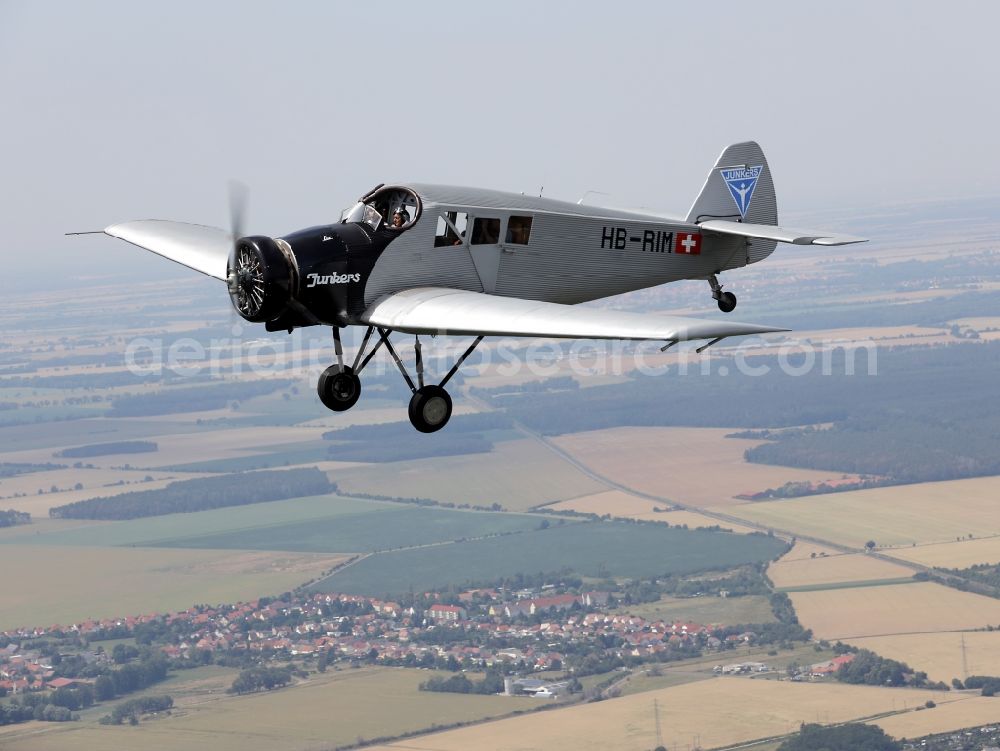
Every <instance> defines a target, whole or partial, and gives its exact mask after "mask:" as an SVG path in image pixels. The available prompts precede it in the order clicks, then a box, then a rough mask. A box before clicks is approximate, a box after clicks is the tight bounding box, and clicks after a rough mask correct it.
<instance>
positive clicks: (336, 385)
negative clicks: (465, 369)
mask: <svg viewBox="0 0 1000 751" xmlns="http://www.w3.org/2000/svg"><path fill="white" fill-rule="evenodd" d="M375 331H378V337H379V338H378V341H377V342H376V343H375V346H374V347H372V349H371V351H370V352H368V354H367V355H365V350H366V349H367V347H368V341H369V340H370V339H371V337H372V333H373V332H375ZM391 333H392V332H391V331H390V330H388V329H383V328H378V329H376V328H375V327H374V326H369V327H368V331H366V332H365V338H364V339H363V340H362V342H361V347H360V348H359V349H358V354H357V356H356V357H355V358H354V365H350V366H349V365H345V364H344V349H343V346H342V345H341V343H340V330H339V329H338V328H336V327H335V328H334V329H333V343H334V347H335V349H336V352H337V362H336V364H334V365H331V366H330V367H329V368H327V369H326V370H324V371H323V375H321V376H320V377H319V383H317V384H316V391H317V393H318V394H319V398H320V401H322V402H323V404H325V405H326V406H327V407H328V408H330V409H332V410H333V411H334V412H343V411H345V410H348V409H350V408H351V407H353V406H354V405H355V404H357V401H358V398H359V397H360V396H361V379H360V378H358V376H359V375H360V374H361V371H362V370H364V369H365V366H366V365H367V364H368V363H369V361H370V360H371V359H372V357H374V356H375V353H376V352H377V351H378V348H379V347H381V346H382V345H385V348H386V350H388V352H389V354H390V355H391V356H392V359H393V361H394V362H395V363H396V367H397V368H399V372H400V373H401V374H402V376H403V380H404V381H406V385H407V386H409V387H410V391H411V392H412V394H413V396H412V397H411V398H410V409H409V415H410V422H411V423H412V424H413V427H415V428H416V429H417V430H419V431H420V432H421V433H434V432H437V431H438V430H441V428H443V427H444V426H445V425H447V424H448V420H449V419H450V418H451V409H452V403H451V396H450V395H449V394H448V392H447V391H445V389H444V387H445V384H447V383H448V381H450V380H451V378H452V376H454V375H455V373H457V372H458V369H459V367H460V366H461V365H462V363H463V362H465V359H466V358H467V357H468V356H469V355H471V354H472V351H473V350H474V349H475V348H476V347H477V346H478V345H479V342H481V341H482V340H483V337H481V336H480V337H477V338H476V340H475V341H474V342H473V343H472V344H471V345H470V346H469V348H468V349H467V350H465V352H463V353H462V356H461V357H459V358H458V360H457V361H456V362H455V364H454V365H453V366H452V367H451V370H449V371H448V375H446V376H445V377H444V378H443V379H442V380H441V383H439V384H437V385H434V384H427V385H424V359H423V356H422V355H421V351H420V337H419V336H418V337H416V339H415V341H414V345H413V349H414V354H415V355H416V366H417V382H416V383H414V382H413V379H412V378H410V374H409V373H407V372H406V367H405V366H404V365H403V361H402V360H401V359H400V357H399V355H398V354H397V352H396V348H395V347H393V346H392V342H390V341H389V334H391ZM362 357H364V359H362Z"/></svg>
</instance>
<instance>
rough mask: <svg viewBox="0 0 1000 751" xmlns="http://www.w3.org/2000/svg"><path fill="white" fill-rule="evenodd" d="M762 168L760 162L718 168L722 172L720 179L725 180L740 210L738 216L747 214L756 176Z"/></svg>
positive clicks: (755, 183) (755, 184) (758, 175)
mask: <svg viewBox="0 0 1000 751" xmlns="http://www.w3.org/2000/svg"><path fill="white" fill-rule="evenodd" d="M763 169H764V165H763V164H760V165H758V166H756V167H730V168H728V169H723V170H719V172H720V173H722V179H723V180H725V181H726V187H727V188H729V193H730V195H732V197H733V200H734V201H736V208H738V209H739V210H740V216H746V215H747V209H749V208H750V200H751V199H752V198H753V191H754V188H756V187H757V178H758V177H760V173H761V170H763Z"/></svg>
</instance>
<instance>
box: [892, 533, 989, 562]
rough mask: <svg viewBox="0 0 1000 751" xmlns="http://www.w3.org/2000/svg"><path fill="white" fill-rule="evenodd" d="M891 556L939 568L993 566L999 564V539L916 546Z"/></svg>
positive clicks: (900, 550)
mask: <svg viewBox="0 0 1000 751" xmlns="http://www.w3.org/2000/svg"><path fill="white" fill-rule="evenodd" d="M891 554H892V556H893V557H894V558H902V559H904V560H907V561H913V562H914V563H919V564H922V565H924V566H939V567H941V568H968V567H969V566H975V565H976V564H977V563H987V564H990V565H993V564H996V563H1000V537H983V538H976V539H974V540H962V541H961V542H955V541H954V540H952V541H949V542H941V543H935V544H931V545H917V546H916V547H911V548H899V549H898V550H893V551H891Z"/></svg>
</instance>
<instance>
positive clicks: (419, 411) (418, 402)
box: [410, 386, 451, 433]
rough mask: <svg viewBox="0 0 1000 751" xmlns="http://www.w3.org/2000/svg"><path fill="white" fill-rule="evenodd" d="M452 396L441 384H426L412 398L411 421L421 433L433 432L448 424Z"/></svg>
mask: <svg viewBox="0 0 1000 751" xmlns="http://www.w3.org/2000/svg"><path fill="white" fill-rule="evenodd" d="M450 417H451V397H450V396H449V395H448V392H447V391H445V390H444V389H443V388H441V387H440V386H424V387H423V388H422V389H417V391H416V392H415V393H414V394H413V396H412V397H411V398H410V422H411V423H413V427H415V428H416V429H417V430H419V431H420V432H421V433H433V432H435V431H437V430H441V428H443V427H444V426H445V425H447V424H448V419H449V418H450Z"/></svg>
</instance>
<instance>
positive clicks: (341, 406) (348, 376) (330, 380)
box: [316, 326, 381, 412]
mask: <svg viewBox="0 0 1000 751" xmlns="http://www.w3.org/2000/svg"><path fill="white" fill-rule="evenodd" d="M371 336H372V327H371V326H369V327H368V331H367V333H366V334H365V338H364V341H362V342H361V348H360V349H359V350H358V354H357V357H355V358H354V365H344V345H343V344H341V342H340V329H339V328H337V327H336V326H334V327H333V347H334V350H335V351H336V353H337V362H336V363H335V364H334V365H331V366H330V367H329V368H327V369H326V370H324V371H323V374H322V375H321V376H320V377H319V382H318V383H317V384H316V393H317V394H319V400H320V401H321V402H323V405H324V406H325V407H326V408H327V409H332V410H333V411H334V412H344V411H346V410H349V409H350V408H351V407H353V406H354V405H355V404H357V403H358V399H360V398H361V379H360V378H358V375H359V374H360V373H361V371H362V370H364V367H365V365H367V364H368V361H369V360H371V359H372V357H373V356H374V354H375V352H376V350H378V348H379V345H380V344H381V342H379V343H378V344H376V345H375V347H374V348H373V349H372V351H371V352H369V353H368V356H367V357H366V358H365V359H364V360H363V361H362V360H361V356H362V355H363V354H364V353H365V348H366V347H367V346H368V340H369V339H371Z"/></svg>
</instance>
